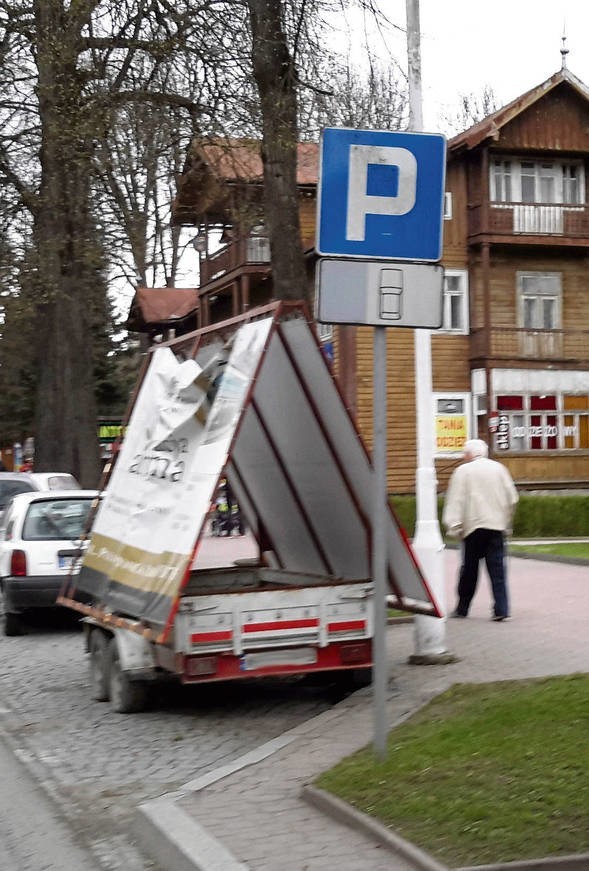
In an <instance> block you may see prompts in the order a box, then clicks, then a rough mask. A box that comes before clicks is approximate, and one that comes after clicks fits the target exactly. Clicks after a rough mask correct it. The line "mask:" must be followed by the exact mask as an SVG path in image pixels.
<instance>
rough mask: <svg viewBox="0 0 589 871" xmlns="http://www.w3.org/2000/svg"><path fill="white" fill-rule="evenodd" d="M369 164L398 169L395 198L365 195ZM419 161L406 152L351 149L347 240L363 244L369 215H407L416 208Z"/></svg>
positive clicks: (373, 147) (372, 147)
mask: <svg viewBox="0 0 589 871" xmlns="http://www.w3.org/2000/svg"><path fill="white" fill-rule="evenodd" d="M369 164H381V165H382V164H384V165H388V166H396V167H397V169H398V171H399V181H398V186H397V194H396V196H394V197H384V196H373V195H369V194H367V193H366V187H367V182H368V166H369ZM416 188H417V160H416V159H415V155H414V154H412V152H411V151H408V150H407V149H406V148H391V147H390V146H386V145H351V146H350V163H349V175H348V215H347V223H346V239H348V240H350V241H353V242H363V241H364V240H365V238H366V215H406V214H407V212H410V211H411V209H412V208H413V206H414V205H415V192H416Z"/></svg>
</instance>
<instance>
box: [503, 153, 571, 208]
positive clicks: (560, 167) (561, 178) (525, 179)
mask: <svg viewBox="0 0 589 871" xmlns="http://www.w3.org/2000/svg"><path fill="white" fill-rule="evenodd" d="M490 187H491V201H492V202H494V203H530V204H532V203H546V204H549V203H552V204H557V205H571V206H578V205H583V204H584V202H585V172H584V168H583V164H582V162H581V161H575V160H570V161H563V160H547V161H544V160H513V159H510V160H506V159H504V158H497V159H496V160H493V161H491V167H490Z"/></svg>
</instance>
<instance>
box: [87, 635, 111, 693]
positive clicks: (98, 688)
mask: <svg viewBox="0 0 589 871" xmlns="http://www.w3.org/2000/svg"><path fill="white" fill-rule="evenodd" d="M89 648H90V685H91V693H92V698H93V699H94V700H95V701H96V702H107V701H108V698H109V680H108V662H107V659H108V657H107V655H106V654H107V648H108V638H107V636H106V635H105V634H104V632H101V631H100V629H94V631H93V632H92V633H91V635H90V644H89Z"/></svg>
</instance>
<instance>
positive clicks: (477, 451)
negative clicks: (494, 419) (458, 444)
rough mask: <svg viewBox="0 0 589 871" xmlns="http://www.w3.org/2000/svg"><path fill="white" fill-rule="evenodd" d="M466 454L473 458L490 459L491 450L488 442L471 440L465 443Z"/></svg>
mask: <svg viewBox="0 0 589 871" xmlns="http://www.w3.org/2000/svg"><path fill="white" fill-rule="evenodd" d="M463 450H464V453H465V454H470V456H471V457H488V456H489V448H488V445H487V443H486V442H484V441H483V440H482V439H469V441H467V442H465V443H464V448H463Z"/></svg>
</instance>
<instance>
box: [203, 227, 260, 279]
mask: <svg viewBox="0 0 589 871" xmlns="http://www.w3.org/2000/svg"><path fill="white" fill-rule="evenodd" d="M256 263H260V264H265V265H267V264H268V263H270V243H269V241H268V238H267V237H266V236H248V237H247V238H245V239H238V240H237V241H236V242H230V243H229V245H224V246H223V248H220V249H219V250H218V251H215V253H214V254H209V255H208V257H206V256H203V257H201V260H200V283H201V285H203V284H206V283H207V282H209V281H213V279H215V278H220V277H221V276H222V275H225V274H226V273H228V272H231V271H233V270H234V269H239V268H241V267H244V266H247V265H252V264H256Z"/></svg>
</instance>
